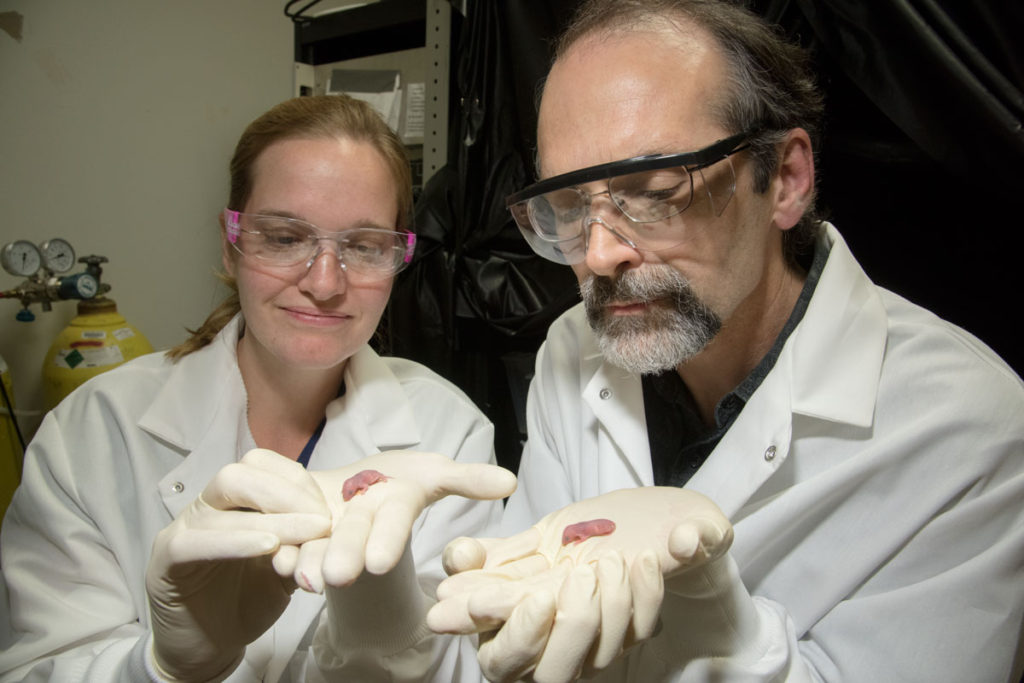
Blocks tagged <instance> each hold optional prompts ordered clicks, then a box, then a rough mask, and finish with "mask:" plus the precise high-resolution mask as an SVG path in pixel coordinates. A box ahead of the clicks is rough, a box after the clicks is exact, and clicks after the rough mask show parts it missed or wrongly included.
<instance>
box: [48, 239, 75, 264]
mask: <svg viewBox="0 0 1024 683" xmlns="http://www.w3.org/2000/svg"><path fill="white" fill-rule="evenodd" d="M39 251H40V252H42V255H43V265H44V266H45V267H46V269H47V270H49V271H50V272H52V273H66V272H67V271H69V270H71V268H72V267H73V266H74V265H75V250H74V249H73V248H72V247H71V245H70V244H68V241H67V240H62V239H61V238H59V237H54V238H53V239H51V240H46V241H45V242H43V243H42V244H40V245H39Z"/></svg>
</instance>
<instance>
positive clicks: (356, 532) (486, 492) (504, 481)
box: [274, 451, 516, 592]
mask: <svg viewBox="0 0 1024 683" xmlns="http://www.w3.org/2000/svg"><path fill="white" fill-rule="evenodd" d="M311 474H312V476H313V478H314V479H315V480H316V482H317V484H318V485H319V486H320V489H321V490H322V491H323V496H324V498H325V499H326V500H327V504H328V506H329V507H330V509H331V515H332V519H333V529H332V531H331V535H330V538H329V539H326V538H325V539H318V540H316V541H313V542H310V543H306V544H304V545H303V546H302V547H301V548H300V549H299V550H298V551H297V552H293V551H291V550H288V549H284V548H282V550H281V552H279V553H278V555H277V556H276V557H275V560H274V562H275V567H276V568H277V569H278V571H279V572H280V573H281V574H282V575H286V574H288V573H294V577H295V581H296V582H297V583H298V584H299V586H300V587H302V588H303V589H305V590H307V591H312V592H320V591H322V590H323V589H324V586H325V585H330V586H335V587H340V586H347V585H349V584H351V583H352V582H353V581H355V580H356V579H357V578H359V576H360V574H362V572H363V569H364V568H365V569H366V571H368V572H370V573H371V574H378V575H380V574H385V573H387V572H389V571H390V570H391V569H392V568H394V567H395V565H396V564H397V563H398V560H399V558H400V557H401V556H402V552H403V550H404V549H405V546H406V543H407V542H408V541H409V536H410V534H411V532H412V525H413V523H414V522H415V521H416V518H417V517H419V515H420V513H421V512H422V511H423V509H424V508H426V507H427V506H428V505H430V504H431V503H434V502H436V501H438V500H440V499H442V498H444V497H445V496H449V495H457V496H463V497H465V498H472V499H474V500H496V499H499V498H503V497H505V496H508V495H510V494H511V493H512V492H513V491H514V490H515V487H516V477H515V475H514V474H512V473H511V472H509V471H508V470H506V469H504V468H502V467H498V466H497V465H486V464H483V463H458V462H455V461H454V460H452V459H451V458H448V457H446V456H443V455H440V454H438V453H426V452H420V451H387V452H384V453H375V454H373V455H370V456H367V457H366V458H363V459H362V460H360V461H359V462H356V463H353V464H352V465H348V466H346V467H340V468H337V469H334V470H327V471H322V472H312V473H311ZM346 491H347V493H346ZM346 498H348V499H347V500H346Z"/></svg>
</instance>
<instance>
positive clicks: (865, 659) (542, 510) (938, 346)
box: [502, 225, 1024, 683]
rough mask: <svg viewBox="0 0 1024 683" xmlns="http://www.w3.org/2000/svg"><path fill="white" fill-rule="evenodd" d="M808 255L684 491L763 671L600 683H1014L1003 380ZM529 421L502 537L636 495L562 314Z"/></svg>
mask: <svg viewBox="0 0 1024 683" xmlns="http://www.w3.org/2000/svg"><path fill="white" fill-rule="evenodd" d="M823 239H826V240H827V241H828V243H830V244H831V251H830V254H829V257H828V261H827V264H826V265H825V269H824V272H823V273H822V275H821V280H820V281H819V283H818V285H817V289H816V290H815V292H814V295H813V297H812V299H811V301H810V305H809V307H808V309H807V311H806V314H805V316H804V318H803V320H802V321H801V322H800V324H799V325H798V326H797V328H796V329H795V330H794V332H793V333H792V336H791V337H790V338H789V339H788V341H787V342H786V344H785V347H784V348H783V350H782V353H781V355H780V357H779V359H778V361H777V363H776V364H775V367H774V368H773V369H772V370H771V372H770V373H769V374H768V376H767V377H766V378H765V379H764V381H763V383H762V384H761V386H760V387H759V388H758V390H757V391H756V392H755V393H754V395H753V396H752V397H751V399H750V401H749V403H748V404H747V405H746V407H745V408H744V409H743V411H742V412H741V414H740V415H739V416H738V418H737V419H736V421H735V423H734V424H733V426H732V427H731V428H730V429H729V431H728V432H727V433H726V434H725V436H724V437H723V438H722V440H721V442H720V443H719V444H718V446H717V448H715V450H714V452H713V453H712V454H711V455H710V457H709V458H708V460H707V461H706V463H705V464H704V465H703V466H702V467H701V468H700V469H699V470H698V471H697V472H696V473H695V475H694V476H693V478H692V479H691V480H690V482H689V483H688V484H687V488H690V489H693V490H696V491H699V492H701V493H704V494H705V495H707V496H709V497H710V498H711V499H712V500H713V501H715V502H716V503H717V504H718V505H719V506H720V507H721V508H722V510H723V511H724V512H725V514H726V515H727V516H728V517H729V518H730V519H731V520H732V522H733V524H734V528H735V542H734V545H733V548H732V551H731V552H732V554H733V556H734V558H735V560H736V561H737V563H738V565H739V567H740V570H741V573H742V577H743V581H744V583H745V584H746V586H747V588H748V589H749V591H750V593H751V595H753V596H754V600H755V603H756V604H757V606H758V609H759V613H760V614H761V617H762V619H763V620H764V623H765V624H766V626H767V628H769V629H770V630H771V633H772V634H773V647H772V649H771V651H770V652H769V653H768V654H766V656H765V657H764V658H763V659H762V660H761V661H760V662H758V664H757V665H756V667H755V669H748V670H743V669H741V668H740V667H738V666H735V667H733V666H731V665H729V664H728V663H723V662H713V661H702V662H696V663H694V664H692V665H691V666H689V667H688V668H686V670H685V672H680V669H679V665H678V663H673V662H671V655H670V653H669V654H664V653H663V654H662V655H660V656H659V654H657V651H658V650H659V649H661V648H658V647H657V646H655V647H652V646H651V645H650V644H649V645H647V646H643V647H641V648H639V649H638V650H637V651H634V652H633V653H631V654H630V655H629V656H628V657H627V659H626V661H624V662H620V666H619V667H618V668H617V669H616V670H614V671H609V672H607V674H606V675H605V676H603V677H601V679H600V680H627V679H628V680H632V681H643V682H644V683H648V682H650V681H659V680H678V681H701V680H716V681H734V680H744V681H753V680H833V681H838V680H843V681H872V682H875V681H929V682H934V681H972V683H976V682H980V681H1004V682H1005V681H1011V680H1012V681H1013V683H1016V682H1017V681H1018V678H1017V677H1019V676H1020V673H1021V672H1020V667H1021V666H1022V665H1024V657H1022V649H1024V648H1022V645H1021V637H1022V636H1021V627H1022V619H1024V388H1022V384H1021V381H1020V378H1019V377H1017V376H1016V375H1015V374H1014V373H1013V372H1012V371H1011V370H1010V369H1009V368H1008V367H1007V366H1006V365H1005V364H1004V363H1003V362H1002V361H1001V360H999V359H998V358H997V357H996V356H995V355H994V354H993V353H992V352H991V351H990V350H989V349H988V348H987V347H985V346H984V345H983V344H982V343H981V342H979V341H978V340H977V339H975V338H974V337H972V336H971V335H970V334H968V333H966V332H965V331H963V330H961V329H959V328H956V327H954V326H953V325H950V324H948V323H946V322H943V321H941V320H939V319H938V318H936V317H935V316H934V315H932V314H930V313H928V312H927V311H925V310H923V309H921V308H919V307H917V306H914V305H913V304H910V303H908V302H907V301H905V300H904V299H901V298H900V297H898V296H896V295H894V294H892V293H890V292H887V291H885V290H883V289H880V288H878V287H876V286H874V285H873V284H872V283H871V282H870V280H869V279H868V278H867V276H866V275H865V274H864V272H863V271H862V270H861V269H860V267H859V265H858V264H857V262H856V261H855V260H854V258H853V256H852V255H851V254H850V252H849V250H848V248H847V246H846V244H845V243H844V242H843V240H842V238H841V237H840V236H839V234H838V232H837V231H836V230H835V228H834V227H832V226H831V225H826V231H825V234H824V236H823ZM527 410H528V425H527V426H528V431H529V442H528V443H527V445H526V448H525V451H524V453H523V457H522V462H521V465H520V471H519V488H518V490H517V491H516V493H515V494H514V495H513V496H512V498H511V499H510V501H509V504H508V506H507V509H506V512H505V517H504V521H503V525H502V526H503V529H502V532H503V535H508V534H511V533H513V532H515V531H519V530H521V529H523V528H525V527H528V526H529V525H530V524H532V523H533V522H534V521H536V520H537V519H539V518H540V517H542V516H543V515H545V514H547V513H548V512H550V511H552V510H556V509H558V508H561V507H563V506H565V505H568V504H569V503H572V502H573V501H577V500H580V499H584V498H589V497H592V496H596V495H599V494H602V493H605V492H608V491H611V490H613V489H619V488H625V487H633V486H649V485H651V484H653V478H652V472H651V461H650V454H649V447H648V441H647V431H646V425H645V421H644V409H643V397H642V393H641V385H640V380H639V378H638V377H637V376H633V375H629V374H627V373H625V372H623V371H621V370H618V369H616V368H614V367H611V366H609V365H607V364H605V363H603V362H602V358H601V355H600V352H599V351H598V348H597V345H596V342H595V340H594V337H593V335H592V334H591V332H590V330H589V328H588V326H587V323H586V319H585V316H584V313H583V311H582V308H581V307H576V308H574V309H573V310H570V311H568V312H567V313H566V314H565V315H564V316H563V317H562V318H561V319H559V320H558V321H556V322H555V323H554V324H553V325H552V327H551V330H550V331H549V334H548V338H547V341H546V343H545V345H544V347H543V348H542V350H541V352H540V353H539V356H538V359H537V371H536V376H535V378H534V380H533V383H532V385H531V388H530V393H529V399H528V409H527ZM608 516H610V517H613V513H612V512H610V513H609V515H608ZM613 518H614V517H613ZM655 641H657V639H655ZM1015 653H1016V655H1017V664H1016V666H1017V669H1016V670H1015V671H1014V672H1013V673H1011V671H1012V670H1013V667H1014V656H1015ZM666 660H668V661H666ZM723 664H724V666H723ZM716 666H719V667H722V668H723V669H724V672H723V673H721V674H720V677H715V676H714V675H713V674H711V673H709V671H710V670H711V669H712V668H714V667H716Z"/></svg>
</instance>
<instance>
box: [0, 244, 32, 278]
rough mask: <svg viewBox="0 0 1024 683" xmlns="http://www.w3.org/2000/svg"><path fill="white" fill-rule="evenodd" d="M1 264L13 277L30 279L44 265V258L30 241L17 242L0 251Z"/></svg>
mask: <svg viewBox="0 0 1024 683" xmlns="http://www.w3.org/2000/svg"><path fill="white" fill-rule="evenodd" d="M0 264H2V265H3V267H4V270H6V271H7V272H8V273H10V274H11V275H17V276H19V277H29V276H30V275H35V274H36V272H37V271H38V270H39V267H40V266H42V265H43V257H42V255H41V254H40V253H39V248H38V247H37V246H36V245H34V244H32V243H31V242H29V241H28V240H16V241H14V242H11V243H10V244H7V245H5V246H4V248H3V250H2V251H0Z"/></svg>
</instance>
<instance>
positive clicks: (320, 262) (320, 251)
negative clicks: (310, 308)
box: [298, 244, 348, 301]
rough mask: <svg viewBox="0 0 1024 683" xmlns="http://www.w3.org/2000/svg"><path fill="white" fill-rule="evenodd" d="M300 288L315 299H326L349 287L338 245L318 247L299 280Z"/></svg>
mask: <svg viewBox="0 0 1024 683" xmlns="http://www.w3.org/2000/svg"><path fill="white" fill-rule="evenodd" d="M298 284H299V289H300V290H301V291H303V292H305V293H307V294H309V295H310V296H312V297H313V298H314V299H317V300H319V301H326V300H328V299H330V298H331V297H333V296H336V295H338V294H342V293H344V292H345V290H346V289H347V288H348V275H347V273H346V272H345V266H344V264H343V263H342V261H341V259H340V258H339V257H338V247H337V245H336V244H335V246H334V247H333V248H327V249H325V248H324V247H323V246H320V247H318V248H317V250H316V253H315V254H314V255H313V258H312V259H310V265H309V267H308V268H307V269H306V272H305V273H304V274H303V276H302V278H301V279H300V280H299V283H298Z"/></svg>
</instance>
